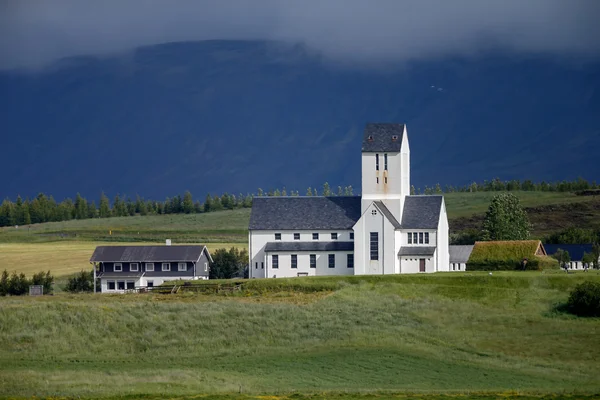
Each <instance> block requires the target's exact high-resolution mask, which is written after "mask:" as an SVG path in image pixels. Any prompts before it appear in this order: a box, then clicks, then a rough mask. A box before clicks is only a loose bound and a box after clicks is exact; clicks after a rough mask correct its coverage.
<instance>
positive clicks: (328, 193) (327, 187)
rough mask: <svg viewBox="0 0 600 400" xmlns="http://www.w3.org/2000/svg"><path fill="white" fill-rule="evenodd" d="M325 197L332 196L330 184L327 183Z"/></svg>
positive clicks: (324, 191) (324, 188)
mask: <svg viewBox="0 0 600 400" xmlns="http://www.w3.org/2000/svg"><path fill="white" fill-rule="evenodd" d="M323 196H331V189H330V188H329V183H327V182H325V183H324V184H323Z"/></svg>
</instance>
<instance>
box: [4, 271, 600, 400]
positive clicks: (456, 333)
mask: <svg viewBox="0 0 600 400" xmlns="http://www.w3.org/2000/svg"><path fill="white" fill-rule="evenodd" d="M586 279H594V280H600V275H599V274H598V273H597V272H588V273H577V274H569V275H565V274H560V273H545V274H542V273H533V272H522V273H516V272H512V273H494V274H493V276H490V275H488V274H486V273H454V274H435V275H427V276H424V275H409V276H388V277H381V276H377V277H375V276H373V277H321V278H319V277H317V278H294V279H287V280H286V279H278V280H254V281H251V282H248V288H247V289H246V290H244V291H242V292H240V293H239V294H237V295H229V296H225V295H198V294H192V293H185V292H184V293H182V294H180V295H148V294H139V295H64V294H61V295H57V296H47V297H42V298H29V297H20V298H15V297H13V298H2V299H0V395H4V396H17V397H19V396H21V397H31V396H38V397H44V396H52V397H58V396H69V397H82V398H89V397H99V398H101V397H119V396H128V397H129V398H132V397H133V398H138V396H139V397H145V396H151V397H152V398H161V397H162V398H169V397H170V398H172V397H177V398H179V396H195V395H200V394H202V395H208V394H214V395H222V396H223V397H221V396H219V397H214V398H225V397H226V398H257V397H256V396H259V395H275V396H281V397H278V398H295V399H300V398H311V399H314V398H332V397H333V398H340V399H342V398H365V399H367V398H368V399H385V398H436V399H437V398H449V397H447V396H450V397H452V398H455V397H454V395H465V396H464V397H458V398H480V399H483V398H507V396H508V395H510V394H511V393H512V394H519V393H520V394H524V395H528V394H530V395H531V396H530V397H527V398H533V397H535V398H538V397H536V396H534V395H540V396H542V395H545V394H549V393H558V394H564V395H568V396H572V398H581V397H582V396H584V395H585V396H589V397H588V398H593V396H594V395H598V394H600V380H599V379H598V376H599V374H600V363H598V360H599V359H600V346H598V337H600V336H599V334H600V319H597V318H596V319H582V318H576V317H573V316H570V315H567V314H563V313H562V312H560V311H559V310H560V307H557V306H558V305H560V304H561V303H563V302H564V301H565V300H566V298H567V297H568V290H569V289H570V288H572V287H573V286H574V285H575V284H576V283H577V282H582V281H583V280H586ZM240 391H242V392H243V395H238V393H239V392H240ZM294 393H296V394H295V395H292V394H294ZM406 393H410V394H411V395H406ZM313 394H314V396H313ZM441 394H443V396H442V395H441ZM425 395H431V396H425ZM467 395H468V396H467ZM246 396H248V397H246ZM202 398H205V397H202ZM206 398H213V397H206ZM260 398H262V399H264V398H270V397H260ZM274 398H275V397H274ZM524 398H525V397H524ZM547 398H550V397H547ZM556 398H560V396H559V397H556Z"/></svg>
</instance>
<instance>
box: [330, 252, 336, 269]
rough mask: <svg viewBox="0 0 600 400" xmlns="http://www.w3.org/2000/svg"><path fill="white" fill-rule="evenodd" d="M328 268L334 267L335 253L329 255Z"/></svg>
mask: <svg viewBox="0 0 600 400" xmlns="http://www.w3.org/2000/svg"><path fill="white" fill-rule="evenodd" d="M329 268H335V254H330V255H329Z"/></svg>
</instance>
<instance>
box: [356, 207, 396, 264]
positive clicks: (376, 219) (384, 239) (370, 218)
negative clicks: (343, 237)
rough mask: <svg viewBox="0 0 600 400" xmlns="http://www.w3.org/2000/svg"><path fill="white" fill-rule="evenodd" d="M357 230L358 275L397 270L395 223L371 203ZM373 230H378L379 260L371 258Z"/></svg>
mask: <svg viewBox="0 0 600 400" xmlns="http://www.w3.org/2000/svg"><path fill="white" fill-rule="evenodd" d="M354 230H355V235H356V236H355V238H356V241H355V246H354V251H355V271H354V273H355V274H356V275H381V274H393V273H394V272H395V267H396V263H395V258H394V253H393V249H394V247H395V234H394V227H393V225H392V224H391V223H390V222H389V221H388V220H387V219H386V218H385V217H384V215H383V214H382V213H381V211H380V210H379V209H378V208H377V207H376V206H375V204H373V203H371V204H370V205H369V207H368V208H367V209H366V210H365V213H363V215H362V217H361V218H360V220H359V221H358V222H357V224H356V225H355V226H354ZM371 232H377V238H378V260H371Z"/></svg>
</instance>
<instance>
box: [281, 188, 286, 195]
mask: <svg viewBox="0 0 600 400" xmlns="http://www.w3.org/2000/svg"><path fill="white" fill-rule="evenodd" d="M281 195H282V196H287V191H286V190H285V186H284V187H283V189H281Z"/></svg>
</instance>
